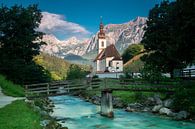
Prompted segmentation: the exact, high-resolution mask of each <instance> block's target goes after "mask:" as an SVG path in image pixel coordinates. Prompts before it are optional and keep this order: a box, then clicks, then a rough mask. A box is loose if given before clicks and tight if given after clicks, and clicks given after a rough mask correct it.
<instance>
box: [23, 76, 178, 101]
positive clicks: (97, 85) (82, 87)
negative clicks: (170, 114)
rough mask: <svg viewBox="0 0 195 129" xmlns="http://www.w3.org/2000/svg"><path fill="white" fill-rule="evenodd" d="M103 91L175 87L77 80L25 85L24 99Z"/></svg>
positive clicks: (114, 81)
mask: <svg viewBox="0 0 195 129" xmlns="http://www.w3.org/2000/svg"><path fill="white" fill-rule="evenodd" d="M105 89H109V90H112V91H113V90H114V91H119V90H120V91H145V92H173V91H174V89H175V85H170V84H151V83H146V82H144V81H142V80H136V81H135V80H132V79H108V78H105V79H98V78H96V79H83V80H81V79H78V80H68V81H67V80H66V81H55V82H51V83H39V84H31V85H26V97H37V96H38V97H41V96H43V97H44V96H56V95H66V94H74V93H77V92H80V91H89V90H98V91H102V90H105Z"/></svg>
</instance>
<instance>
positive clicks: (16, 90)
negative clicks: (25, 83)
mask: <svg viewBox="0 0 195 129" xmlns="http://www.w3.org/2000/svg"><path fill="white" fill-rule="evenodd" d="M0 87H1V88H2V92H3V93H4V94H6V95H9V96H13V97H23V96H25V93H24V88H22V87H21V86H20V85H16V84H13V83H12V82H11V81H8V80H6V78H5V77H4V76H2V75H0Z"/></svg>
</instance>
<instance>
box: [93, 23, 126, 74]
mask: <svg viewBox="0 0 195 129" xmlns="http://www.w3.org/2000/svg"><path fill="white" fill-rule="evenodd" d="M97 48H98V54H97V56H96V58H95V59H94V63H95V72H96V73H108V72H122V71H123V60H122V57H121V55H120V54H119V52H118V51H117V49H116V47H115V45H114V44H111V45H109V46H107V42H106V35H105V32H104V25H103V23H102V21H101V22H100V30H99V33H98V44H97Z"/></svg>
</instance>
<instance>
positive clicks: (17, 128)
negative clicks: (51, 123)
mask: <svg viewBox="0 0 195 129" xmlns="http://www.w3.org/2000/svg"><path fill="white" fill-rule="evenodd" d="M40 120H41V116H40V115H39V114H38V113H36V112H34V111H33V110H32V108H31V107H29V106H28V105H27V104H26V103H25V102H24V101H22V100H18V101H14V102H13V103H11V104H9V105H7V106H5V107H3V108H0V128H1V129H41V128H42V127H41V126H40Z"/></svg>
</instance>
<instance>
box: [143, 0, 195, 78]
mask: <svg viewBox="0 0 195 129" xmlns="http://www.w3.org/2000/svg"><path fill="white" fill-rule="evenodd" d="M194 6H195V3H194V1H193V0H188V1H185V0H178V1H176V2H171V3H169V2H168V1H163V2H162V3H161V4H160V5H156V6H155V7H154V8H153V9H151V10H150V12H149V17H148V21H147V27H146V28H145V30H146V32H145V34H144V37H143V40H142V43H143V44H144V48H145V49H146V50H147V51H150V54H148V55H147V56H145V57H144V58H142V59H144V61H146V63H147V65H151V66H152V67H155V68H156V69H159V71H161V72H170V73H171V76H172V77H173V70H174V69H176V68H183V67H185V66H186V65H188V64H190V63H191V62H192V61H193V58H194V57H195V54H194V50H195V43H194V34H195V32H194V16H195V15H194V10H195V8H194Z"/></svg>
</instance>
